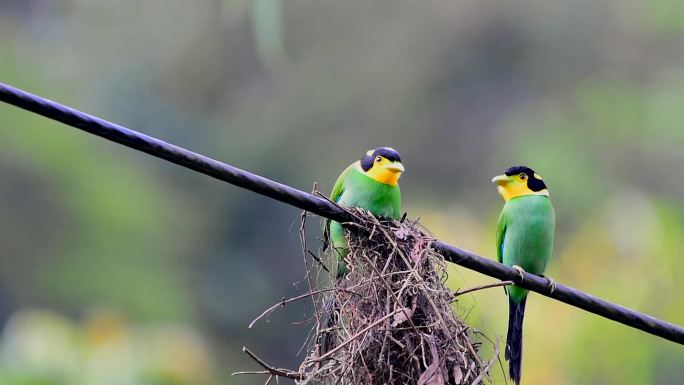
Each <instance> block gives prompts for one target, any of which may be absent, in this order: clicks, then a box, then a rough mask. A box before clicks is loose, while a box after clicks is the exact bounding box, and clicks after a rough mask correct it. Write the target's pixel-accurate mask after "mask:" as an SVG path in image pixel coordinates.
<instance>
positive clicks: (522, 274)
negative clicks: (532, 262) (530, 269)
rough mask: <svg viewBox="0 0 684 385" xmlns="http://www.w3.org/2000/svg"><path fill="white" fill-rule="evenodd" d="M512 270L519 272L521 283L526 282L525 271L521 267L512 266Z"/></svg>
mask: <svg viewBox="0 0 684 385" xmlns="http://www.w3.org/2000/svg"><path fill="white" fill-rule="evenodd" d="M511 268H513V270H515V271H517V272H518V276H519V277H520V282H522V281H523V280H525V269H523V268H522V267H520V266H518V265H513V266H511Z"/></svg>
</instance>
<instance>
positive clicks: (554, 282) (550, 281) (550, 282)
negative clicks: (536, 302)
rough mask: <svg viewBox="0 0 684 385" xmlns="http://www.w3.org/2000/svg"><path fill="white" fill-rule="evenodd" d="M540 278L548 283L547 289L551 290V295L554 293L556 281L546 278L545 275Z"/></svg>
mask: <svg viewBox="0 0 684 385" xmlns="http://www.w3.org/2000/svg"><path fill="white" fill-rule="evenodd" d="M542 278H544V279H546V280H547V281H549V284H548V285H549V288H551V294H553V292H554V291H556V280H555V279H553V278H551V277H549V276H547V275H542Z"/></svg>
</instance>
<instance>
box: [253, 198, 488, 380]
mask: <svg viewBox="0 0 684 385" xmlns="http://www.w3.org/2000/svg"><path fill="white" fill-rule="evenodd" d="M349 212H350V213H351V214H352V215H354V216H355V217H356V222H355V223H349V224H347V225H346V226H345V229H346V231H345V232H346V235H347V239H348V242H349V254H348V256H347V258H346V263H347V268H348V272H347V274H346V275H345V276H344V277H342V278H339V279H334V278H331V279H323V281H324V282H327V283H323V284H320V281H321V279H319V278H320V277H321V276H325V277H328V278H330V277H332V276H333V274H330V272H335V271H337V268H336V266H325V265H323V264H322V262H321V259H320V258H319V257H318V256H317V254H315V253H313V252H311V251H309V250H308V249H307V248H306V242H305V238H306V237H305V236H304V233H303V232H304V228H305V226H304V223H302V227H301V232H302V234H301V239H302V246H303V248H304V251H305V255H308V256H309V257H312V258H313V260H315V261H316V262H315V263H314V265H315V266H318V267H317V268H310V266H309V265H307V266H309V268H308V269H307V270H308V274H307V280H308V282H309V285H310V291H309V292H308V293H307V294H305V295H302V296H299V297H295V298H292V299H289V300H283V301H281V302H280V303H278V304H276V305H274V306H273V307H272V308H270V309H268V310H266V311H265V312H264V313H263V314H262V315H261V316H260V317H259V318H257V320H258V319H260V318H261V317H263V316H266V315H268V314H270V312H272V311H273V310H275V309H276V308H277V307H280V306H282V305H285V304H286V303H288V302H291V301H294V300H299V299H303V298H308V297H311V298H315V299H314V300H313V301H314V305H315V306H314V307H315V310H314V312H315V313H314V314H313V316H312V317H311V319H312V320H313V322H314V323H315V325H314V328H313V333H312V334H313V336H312V338H310V339H309V343H308V345H307V346H308V349H307V350H306V351H307V352H308V353H307V355H306V357H305V358H304V360H303V362H302V364H301V366H300V367H299V369H298V370H297V371H289V370H285V369H275V368H272V367H270V366H268V365H267V364H265V363H263V361H261V362H260V364H261V365H262V366H263V367H264V368H266V369H267V370H266V371H265V372H261V373H266V374H270V375H271V376H284V377H289V378H291V379H294V380H295V383H297V384H300V385H304V384H312V385H313V384H315V385H328V384H329V385H333V384H335V385H359V384H367V385H375V384H377V385H392V384H397V385H399V384H402V385H404V384H417V385H450V384H481V383H485V381H487V382H491V380H490V378H489V371H490V369H491V367H492V366H493V364H494V362H496V360H497V357H498V349H497V347H496V346H494V350H495V353H494V357H493V358H491V359H490V360H488V361H483V359H482V358H481V357H480V356H479V354H478V351H479V348H480V343H478V342H473V341H472V340H471V337H472V336H473V335H474V333H476V332H475V331H473V330H472V329H470V328H469V327H468V326H467V325H466V324H465V323H464V322H463V321H462V320H461V319H459V318H458V317H457V316H456V315H455V313H454V310H453V308H452V304H453V303H454V302H455V301H456V297H457V296H458V295H459V294H460V293H459V292H456V293H455V292H453V291H451V290H449V289H448V288H447V287H446V286H445V282H446V279H447V272H446V262H445V261H444V258H443V257H442V256H441V255H439V254H437V253H436V252H434V251H433V250H432V249H431V248H430V243H431V242H432V241H433V240H434V238H432V237H431V236H430V235H428V234H427V232H426V231H425V230H423V229H422V228H421V227H420V226H419V225H417V223H414V222H410V221H403V220H402V221H384V220H383V221H380V220H378V219H377V218H375V217H374V216H372V215H369V214H367V213H365V212H363V211H361V210H357V209H352V210H349ZM302 218H303V222H304V219H305V218H306V216H305V215H303V216H302ZM326 238H327V237H326ZM327 254H328V255H327V258H328V259H333V260H334V258H332V257H331V254H332V253H331V251H328V252H327ZM320 273H324V274H320ZM316 282H319V284H318V285H316ZM315 286H318V287H315ZM491 286H493V285H491ZM466 291H471V290H466ZM461 293H462V292H461ZM255 321H256V320H255ZM485 339H486V337H485ZM247 353H248V354H250V356H252V358H255V359H256V360H257V361H258V362H259V361H260V360H259V359H258V358H256V357H255V356H254V355H253V353H251V352H249V351H247ZM276 371H280V372H276Z"/></svg>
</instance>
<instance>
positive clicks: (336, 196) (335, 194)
mask: <svg viewBox="0 0 684 385" xmlns="http://www.w3.org/2000/svg"><path fill="white" fill-rule="evenodd" d="M355 165H356V163H352V164H350V165H349V167H347V168H345V169H344V171H342V174H340V176H338V177H337V180H336V181H335V185H334V186H333V189H332V192H331V193H330V200H331V201H333V202H335V203H337V202H338V201H339V200H340V196H342V193H343V192H344V181H345V180H346V179H347V175H349V173H350V172H351V171H352V170H353V169H354V167H355ZM329 226H330V220H329V219H326V220H325V221H323V233H324V234H325V232H326V230H327V229H328V227H329Z"/></svg>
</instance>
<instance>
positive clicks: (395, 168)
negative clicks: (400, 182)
mask: <svg viewBox="0 0 684 385" xmlns="http://www.w3.org/2000/svg"><path fill="white" fill-rule="evenodd" d="M385 168H386V169H387V170H389V171H391V172H404V165H403V164H401V162H392V163H387V164H386V165H385Z"/></svg>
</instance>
